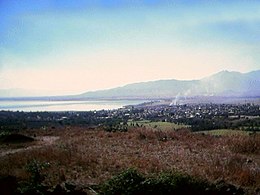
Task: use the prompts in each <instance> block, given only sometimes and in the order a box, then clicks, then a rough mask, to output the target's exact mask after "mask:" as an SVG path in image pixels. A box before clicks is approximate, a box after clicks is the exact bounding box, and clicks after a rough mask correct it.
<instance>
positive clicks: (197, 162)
mask: <svg viewBox="0 0 260 195" xmlns="http://www.w3.org/2000/svg"><path fill="white" fill-rule="evenodd" d="M42 134H43V133H41V135H42ZM53 135H55V132H53ZM58 135H59V136H60V139H59V140H58V141H57V142H56V143H55V144H54V145H51V146H45V147H42V148H38V149H35V150H28V151H24V152H19V153H16V154H12V155H6V156H4V157H2V158H1V159H0V167H1V169H0V175H15V176H17V177H19V178H20V179H26V178H28V177H29V176H28V173H26V171H25V169H24V167H25V165H26V164H27V163H28V162H30V161H32V160H33V159H37V160H38V161H41V162H48V163H49V164H50V168H48V169H47V170H46V171H47V172H46V174H47V178H46V180H45V183H46V184H48V185H55V184H57V183H60V182H63V181H72V182H74V183H77V184H83V185H92V184H99V183H101V182H104V181H105V180H107V179H109V178H111V177H112V176H113V175H116V174H118V173H120V172H121V171H122V170H125V169H127V168H129V167H134V168H136V169H137V170H138V171H140V172H141V173H143V174H158V173H160V172H165V171H172V170H178V171H181V172H184V173H187V174H189V175H191V176H195V177H198V178H201V179H207V180H208V181H210V182H217V181H225V182H228V183H230V184H234V185H237V186H242V187H244V188H248V189H257V188H260V168H259V165H260V158H259V150H258V149H257V148H259V141H260V137H259V136H258V135H257V136H255V137H245V136H221V137H215V136H211V135H203V134H193V133H191V132H189V131H188V130H185V129H183V130H179V131H170V130H166V131H154V130H152V129H147V128H133V129H130V130H129V131H128V132H105V131H103V130H101V129H97V130H88V129H82V128H74V129H73V128H71V129H65V130H63V131H62V133H61V131H59V133H58Z"/></svg>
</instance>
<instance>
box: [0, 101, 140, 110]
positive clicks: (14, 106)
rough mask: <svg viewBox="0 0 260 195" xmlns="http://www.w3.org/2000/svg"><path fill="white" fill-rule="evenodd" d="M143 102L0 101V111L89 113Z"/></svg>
mask: <svg viewBox="0 0 260 195" xmlns="http://www.w3.org/2000/svg"><path fill="white" fill-rule="evenodd" d="M143 102H145V100H115V101H112V100H111V101H105V100H104V101H17V100H16V101H3V100H2V101H0V110H10V111H91V110H103V109H104V110H111V109H117V108H122V107H123V106H126V105H136V104H140V103H143Z"/></svg>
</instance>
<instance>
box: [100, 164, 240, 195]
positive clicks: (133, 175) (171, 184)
mask: <svg viewBox="0 0 260 195" xmlns="http://www.w3.org/2000/svg"><path fill="white" fill-rule="evenodd" d="M219 193H221V194H234V193H235V194H243V191H241V190H240V191H239V190H238V189H236V188H235V187H234V186H231V185H223V186H220V185H218V186H215V185H212V184H209V183H207V182H205V181H202V180H199V179H194V178H192V177H190V176H187V175H183V174H181V173H177V172H170V173H161V174H160V175H159V176H157V177H144V176H143V175H141V174H140V173H138V172H137V171H136V170H135V169H128V170H126V171H124V172H122V173H120V174H119V175H117V176H115V177H113V178H112V179H110V180H108V181H107V182H105V183H104V184H103V185H102V186H101V187H100V194H108V195H109V194H110V195H112V194H120V195H139V194H140V195H141V194H144V195H145V194H147V195H148V194H149V195H160V194H161V195H163V194H183V195H184V194H185V195H187V194H188V195H189V194H190V195H191V194H192V195H193V194H219Z"/></svg>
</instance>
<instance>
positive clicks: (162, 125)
mask: <svg viewBox="0 0 260 195" xmlns="http://www.w3.org/2000/svg"><path fill="white" fill-rule="evenodd" d="M131 124H134V126H140V127H141V126H143V127H146V128H152V129H156V130H161V131H164V130H177V129H181V128H187V127H189V126H187V125H184V124H176V123H170V122H151V121H149V120H143V121H130V122H128V125H129V126H131Z"/></svg>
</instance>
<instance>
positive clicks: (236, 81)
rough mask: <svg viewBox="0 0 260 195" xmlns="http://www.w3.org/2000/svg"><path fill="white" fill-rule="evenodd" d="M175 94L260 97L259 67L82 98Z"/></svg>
mask: <svg viewBox="0 0 260 195" xmlns="http://www.w3.org/2000/svg"><path fill="white" fill-rule="evenodd" d="M175 96H186V97H192V96H237V97H256V96H260V70H257V71H252V72H248V73H240V72H234V71H232V72H230V71H221V72H218V73H216V74H214V75H212V76H209V77H206V78H203V79H201V80H175V79H170V80H158V81H148V82H141V83H134V84H128V85H125V86H123V87H117V88H113V89H108V90H100V91H94V92H86V93H83V94H81V95H79V96H78V97H81V98H93V99H94V98H95V99H100V98H101V99H102V98H117V99H120V98H123V99H124V98H129V99H131V98H172V97H175Z"/></svg>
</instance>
